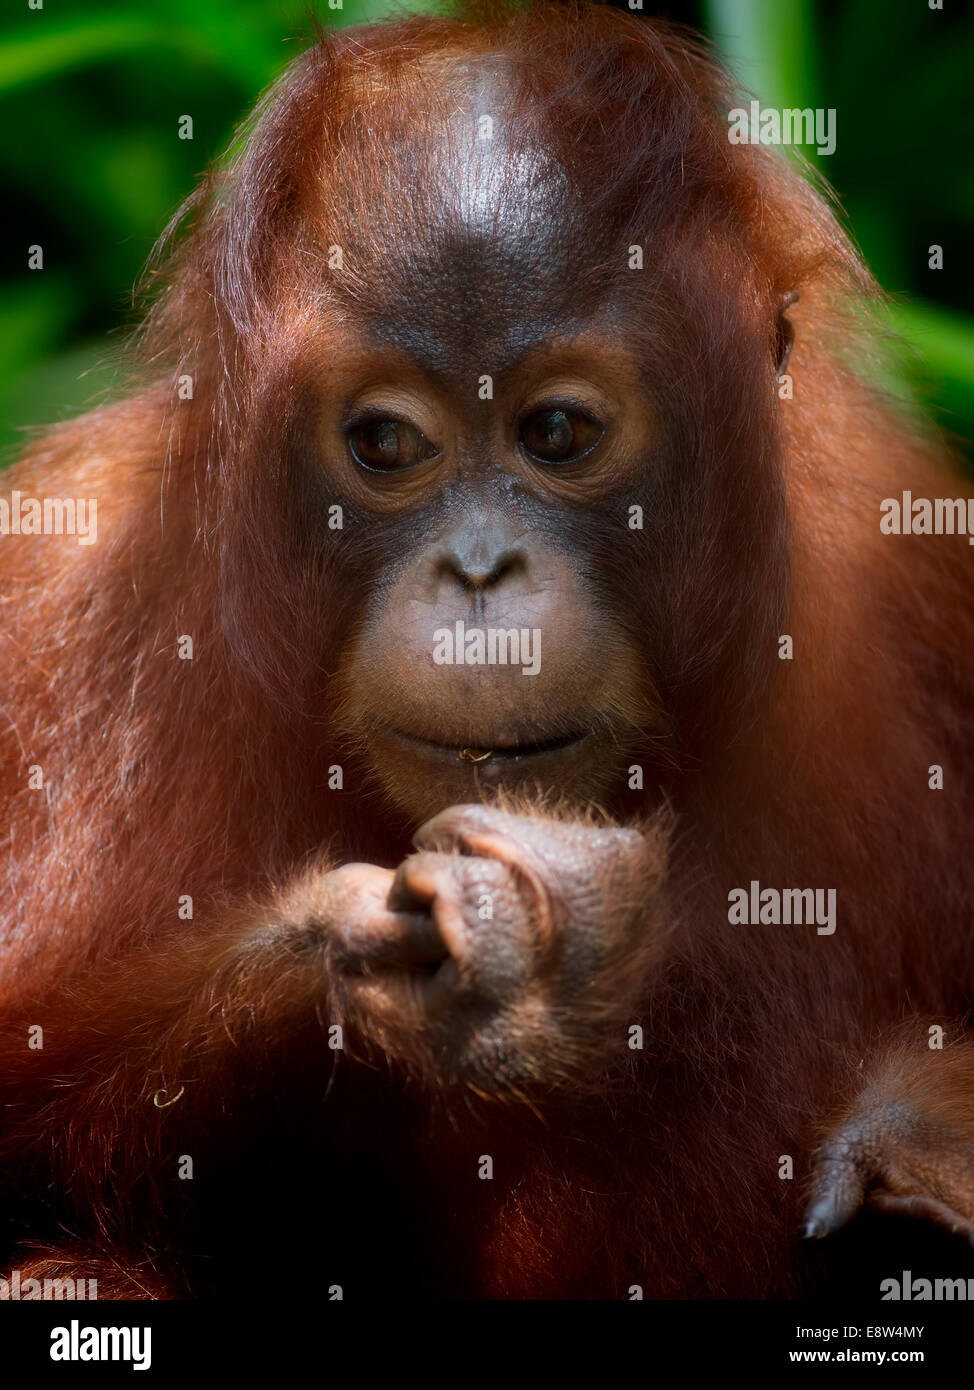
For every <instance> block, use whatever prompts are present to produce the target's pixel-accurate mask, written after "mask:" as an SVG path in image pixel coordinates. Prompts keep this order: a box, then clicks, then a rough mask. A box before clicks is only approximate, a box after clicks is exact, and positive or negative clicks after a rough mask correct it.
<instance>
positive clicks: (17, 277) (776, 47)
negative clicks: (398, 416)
mask: <svg viewBox="0 0 974 1390" xmlns="http://www.w3.org/2000/svg"><path fill="white" fill-rule="evenodd" d="M35 3H36V0H35ZM617 3H618V0H617ZM43 4H44V7H43V9H41V10H31V9H30V8H29V4H28V0H7V4H6V6H5V7H4V11H3V15H2V18H0V109H2V123H3V132H4V138H3V142H2V149H0V170H2V178H3V191H4V204H5V212H4V216H3V218H2V224H0V248H2V256H0V456H2V457H9V456H10V454H11V452H13V451H15V450H16V447H17V441H18V440H19V439H21V438H22V436H23V430H24V427H26V426H30V425H37V424H43V423H47V422H50V421H53V420H57V419H62V418H64V417H65V416H67V415H70V414H73V413H76V412H77V411H79V410H81V409H83V408H84V407H85V406H86V405H88V404H91V403H92V402H94V401H96V400H97V399H98V398H99V393H100V392H102V391H103V390H104V388H105V386H106V384H107V383H108V382H110V380H111V376H112V365H111V364H112V357H113V354H114V353H115V351H116V350H117V347H118V346H119V345H120V343H121V341H122V337H123V330H124V328H125V326H127V325H128V324H130V323H131V321H132V307H131V289H132V286H133V283H134V282H135V280H136V278H137V276H138V274H139V270H140V267H141V265H142V263H143V262H144V260H145V258H146V256H147V255H148V252H149V250H150V248H151V246H152V244H153V242H154V240H155V238H156V237H157V235H158V234H159V232H160V231H161V230H162V228H163V227H164V226H165V224H166V222H167V221H168V219H169V217H170V215H171V214H172V212H173V210H174V209H175V207H176V206H177V204H178V203H179V202H180V201H181V199H182V198H183V197H184V196H185V194H186V193H187V192H189V190H190V189H191V188H192V187H193V184H194V182H195V179H196V177H197V175H198V174H199V173H200V172H201V171H202V170H203V169H204V168H205V167H206V164H207V162H208V161H209V160H211V159H213V158H215V157H216V156H217V155H218V154H219V153H220V152H221V150H222V149H223V147H224V146H225V145H226V143H227V141H228V139H229V137H230V135H231V133H232V130H233V128H234V125H235V124H236V122H237V121H238V120H239V119H240V117H241V116H242V115H244V113H245V112H246V111H247V110H248V109H249V108H250V107H251V105H252V104H253V101H254V99H255V97H256V96H257V94H258V92H259V91H260V90H261V89H262V88H263V87H264V86H265V85H266V84H267V83H268V82H269V81H270V80H271V79H272V78H273V77H274V76H275V75H276V74H277V73H278V72H279V71H280V70H281V68H282V67H283V66H285V64H286V63H287V62H288V61H289V59H290V58H291V57H293V55H294V54H295V53H296V52H297V51H298V50H299V48H300V47H301V45H302V42H303V41H304V40H305V39H307V37H308V36H309V35H310V34H311V32H312V24H311V22H310V18H309V16H310V14H311V13H312V9H311V7H310V6H309V5H308V4H305V3H294V2H293V0H141V3H140V2H139V0H114V3H112V2H111V0H103V2H102V3H99V0H43ZM943 4H944V9H943V11H942V12H941V11H937V10H931V9H930V8H929V5H928V3H927V0H695V3H690V0H684V2H681V0H673V3H668V4H656V3H654V0H643V6H644V9H643V12H644V13H645V14H663V15H666V16H668V17H669V18H671V19H675V20H679V21H681V22H685V23H688V24H691V25H693V26H694V27H696V28H698V29H700V30H702V31H704V32H705V33H706V34H707V35H708V36H709V37H710V38H711V40H712V41H713V42H714V43H715V44H716V45H717V47H718V48H719V49H720V51H721V52H722V53H723V55H724V57H725V59H726V60H727V61H728V62H729V64H730V65H731V66H732V68H733V69H734V70H735V72H736V73H737V74H738V76H739V78H740V80H741V82H742V83H743V84H744V86H745V87H747V88H748V89H749V90H750V91H751V92H753V93H754V95H756V96H758V97H759V99H760V100H761V101H762V103H763V104H765V105H772V106H802V107H804V106H812V107H819V106H824V107H834V108H835V109H836V111H837V133H838V144H837V149H836V153H835V154H834V155H832V156H831V157H824V158H821V159H817V163H818V167H819V168H820V169H821V171H822V172H823V173H824V174H825V175H826V177H827V178H828V179H829V181H830V182H831V184H832V185H833V187H834V188H835V190H836V191H837V193H838V195H839V197H840V199H841V202H842V204H843V206H844V208H845V210H846V213H847V216H848V220H849V224H850V227H851V230H852V233H853V235H854V237H855V238H856V240H857V241H858V243H859V244H860V246H861V247H862V250H863V252H864V254H865V256H866V259H867V260H868V262H869V264H870V265H871V267H872V269H873V270H874V272H875V273H876V275H877V276H878V278H879V280H880V281H881V283H882V284H883V285H884V286H885V287H886V288H887V289H888V290H890V291H891V292H892V293H893V296H894V297H893V301H892V304H891V310H890V316H891V325H892V327H893V329H894V331H896V332H897V333H899V334H902V335H903V337H904V338H905V339H906V341H907V342H908V343H909V344H910V345H911V348H913V349H914V351H913V354H912V355H911V356H910V357H908V359H907V363H906V366H905V368H904V375H903V379H902V382H901V383H900V385H901V388H902V389H903V390H904V391H907V392H913V393H916V394H918V395H919V396H920V397H921V398H922V399H923V401H924V402H925V403H926V404H927V405H928V407H929V408H930V409H932V410H933V411H934V412H935V413H936V414H937V416H938V418H939V419H940V421H941V423H942V424H944V425H945V426H946V427H947V428H948V429H950V430H952V431H954V432H955V433H957V434H958V435H960V436H961V437H962V438H963V439H964V440H969V439H971V438H972V437H974V276H972V274H971V263H972V253H974V239H972V225H974V161H972V159H971V156H970V150H971V146H972V136H974V101H972V97H971V92H972V86H974V20H972V5H971V3H968V0H943ZM427 7H428V6H424V4H422V3H406V4H403V5H401V6H399V7H398V8H399V9H400V10H407V11H408V10H412V9H422V8H427ZM625 7H626V3H625V0H621V3H619V8H625ZM394 8H395V7H394V6H392V5H390V4H389V3H387V0H344V7H343V9H342V10H341V11H333V10H331V9H329V7H328V0H318V4H317V6H316V7H315V9H316V13H317V16H318V19H319V21H320V22H321V23H322V24H323V25H325V26H326V27H327V26H328V25H329V24H333V23H342V24H347V23H360V22H362V21H363V20H365V19H370V18H374V17H378V16H381V15H383V14H387V13H389V12H390V11H391V10H392V9H394ZM182 115H191V116H192V117H193V123H194V138H193V139H192V140H191V141H184V140H180V139H178V138H177V126H178V121H179V117H180V116H182ZM805 153H806V155H807V156H810V157H811V158H812V159H813V160H816V156H815V154H814V151H808V150H806V151H805ZM34 243H39V244H41V245H42V246H43V248H44V259H45V265H44V269H43V271H40V272H31V271H29V270H28V269H27V248H28V246H30V245H31V244H34ZM933 243H938V244H940V245H942V246H943V248H944V256H945V269H944V270H942V271H939V272H937V271H931V270H929V269H928V268H927V259H928V250H927V248H928V247H929V246H930V245H931V244H933ZM969 453H971V451H970V450H969ZM972 456H974V454H972Z"/></svg>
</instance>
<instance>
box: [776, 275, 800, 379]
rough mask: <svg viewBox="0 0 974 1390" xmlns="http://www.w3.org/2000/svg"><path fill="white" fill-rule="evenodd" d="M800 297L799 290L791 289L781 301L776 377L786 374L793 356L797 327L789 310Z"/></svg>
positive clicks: (777, 337) (777, 335) (777, 336)
mask: <svg viewBox="0 0 974 1390" xmlns="http://www.w3.org/2000/svg"><path fill="white" fill-rule="evenodd" d="M797 299H798V291H797V290H789V291H788V293H787V294H786V295H785V297H784V299H783V300H782V301H781V307H780V308H779V310H778V322H777V324H776V326H775V361H776V363H777V366H776V368H775V378H776V379H777V378H779V377H782V376H784V374H785V372H786V371H787V370H788V361H789V359H790V357H791V350H792V348H793V347H794V345H795V328H794V325H793V324H792V321H791V319H790V318H788V317H787V310H789V309H790V308H791V306H792V305H793V304H794V303H796V301H797Z"/></svg>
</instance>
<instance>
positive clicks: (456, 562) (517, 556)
mask: <svg viewBox="0 0 974 1390" xmlns="http://www.w3.org/2000/svg"><path fill="white" fill-rule="evenodd" d="M442 567H443V570H444V571H445V572H446V573H448V574H450V575H451V576H452V577H453V578H454V579H456V580H457V581H458V582H459V583H460V584H461V585H462V586H463V588H464V589H467V590H470V589H474V590H480V589H491V588H494V587H496V586H497V585H498V584H500V583H501V582H502V581H503V580H505V579H510V578H511V577H512V576H513V575H515V574H518V573H520V572H521V571H522V570H523V568H524V556H523V555H522V554H521V552H520V551H517V550H507V551H504V553H503V554H501V555H498V556H497V557H496V558H492V559H486V560H481V559H480V558H479V557H474V556H470V557H464V556H463V555H460V554H458V553H457V552H456V551H450V552H449V554H447V555H444V557H443V564H442Z"/></svg>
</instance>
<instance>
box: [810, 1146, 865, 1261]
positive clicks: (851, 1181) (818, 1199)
mask: <svg viewBox="0 0 974 1390" xmlns="http://www.w3.org/2000/svg"><path fill="white" fill-rule="evenodd" d="M866 1186H867V1179H866V1173H865V1172H864V1170H863V1168H862V1167H861V1166H860V1165H859V1164H858V1163H857V1162H856V1159H855V1157H854V1156H853V1153H852V1151H851V1150H850V1149H849V1147H848V1146H847V1145H842V1146H841V1152H840V1153H838V1154H832V1155H829V1156H827V1157H826V1159H825V1161H824V1163H823V1164H822V1168H821V1174H820V1177H819V1180H818V1182H817V1184H816V1187H815V1191H814V1193H813V1195H812V1198H811V1201H810V1202H809V1203H808V1206H807V1207H806V1208H805V1229H804V1235H805V1239H806V1240H822V1239H824V1237H825V1236H830V1235H833V1234H834V1233H835V1232H836V1231H839V1230H841V1229H842V1227H843V1226H845V1225H848V1223H849V1222H850V1221H851V1220H852V1218H853V1217H854V1216H855V1215H856V1213H857V1212H858V1211H859V1209H860V1207H861V1206H862V1203H863V1199H864V1197H865V1195H866Z"/></svg>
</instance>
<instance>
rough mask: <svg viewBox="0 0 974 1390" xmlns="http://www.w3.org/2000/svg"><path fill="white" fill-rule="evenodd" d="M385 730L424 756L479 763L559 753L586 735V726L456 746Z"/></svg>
mask: <svg viewBox="0 0 974 1390" xmlns="http://www.w3.org/2000/svg"><path fill="white" fill-rule="evenodd" d="M387 732H388V733H389V734H390V735H391V737H393V738H395V739H397V740H398V741H399V742H400V743H405V744H408V745H409V746H410V747H413V748H415V749H417V750H418V751H421V752H424V753H425V754H426V755H427V756H433V757H437V758H441V759H447V760H454V761H457V762H463V763H471V764H480V765H481V766H482V765H484V764H494V765H497V764H508V763H518V762H525V761H527V760H528V759H531V758H542V757H546V756H549V755H551V754H556V753H561V752H563V751H565V750H566V749H569V748H575V747H577V746H578V745H579V744H581V743H583V742H584V741H585V739H587V738H588V737H589V731H588V730H579V731H577V732H575V733H571V734H561V735H559V736H558V737H557V738H549V739H541V740H532V741H528V740H524V741H521V740H517V741H514V742H511V741H505V742H503V743H501V742H497V743H489V742H487V741H486V740H485V741H484V742H483V743H477V744H472V743H471V744H465V745H464V746H463V747H457V746H456V745H453V744H447V743H437V742H435V741H434V740H432V739H424V738H417V737H416V735H415V734H407V733H404V732H403V731H402V730H400V729H389V730H388V731H387Z"/></svg>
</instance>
